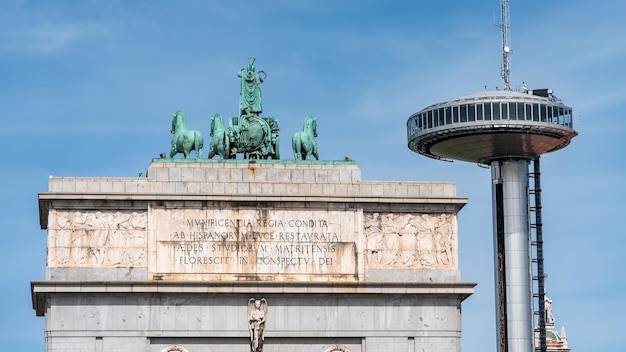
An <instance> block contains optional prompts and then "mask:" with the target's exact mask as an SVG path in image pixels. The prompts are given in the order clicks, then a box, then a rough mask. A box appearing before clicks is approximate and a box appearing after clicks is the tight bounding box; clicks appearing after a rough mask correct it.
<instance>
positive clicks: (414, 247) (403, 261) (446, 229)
mask: <svg viewBox="0 0 626 352" xmlns="http://www.w3.org/2000/svg"><path fill="white" fill-rule="evenodd" d="M363 223H364V234H365V261H366V265H367V267H369V268H377V269H382V268H396V269H403V268H406V269H416V268H427V269H440V268H456V267H457V223H456V216H455V215H452V214H439V215H432V214H394V213H364V214H363Z"/></svg>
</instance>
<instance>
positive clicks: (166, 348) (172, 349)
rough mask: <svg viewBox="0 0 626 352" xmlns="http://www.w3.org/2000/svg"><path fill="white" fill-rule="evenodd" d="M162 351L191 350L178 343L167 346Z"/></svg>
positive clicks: (182, 351)
mask: <svg viewBox="0 0 626 352" xmlns="http://www.w3.org/2000/svg"><path fill="white" fill-rule="evenodd" d="M161 352H189V351H187V349H186V348H184V347H182V346H178V345H176V346H167V347H165V349H163V350H162V351H161Z"/></svg>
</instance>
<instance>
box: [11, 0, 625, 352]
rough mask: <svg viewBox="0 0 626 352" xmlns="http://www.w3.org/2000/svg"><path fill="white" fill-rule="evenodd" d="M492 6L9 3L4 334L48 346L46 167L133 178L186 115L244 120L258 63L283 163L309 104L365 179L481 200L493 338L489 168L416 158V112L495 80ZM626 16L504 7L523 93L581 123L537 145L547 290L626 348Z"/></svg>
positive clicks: (476, 303) (585, 327) (475, 240)
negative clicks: (38, 285) (547, 96)
mask: <svg viewBox="0 0 626 352" xmlns="http://www.w3.org/2000/svg"><path fill="white" fill-rule="evenodd" d="M261 3H262V5H261ZM499 10H500V3H499V1H497V0H490V1H486V0H485V1H461V0H442V1H408V0H406V1H394V0H392V1H363V0H361V1H351V0H345V1H335V0H316V1H313V0H310V1H288V0H282V1H264V2H260V1H237V0H235V1H208V0H207V1H200V0H197V1H194V0H188V1H173V0H172V1H165V0H156V1H148V0H137V1H111V0H107V1H105V0H89V1H70V0H67V1H62V0H59V1H43V0H42V1H28V0H21V1H20V0H3V1H2V4H1V5H0V109H2V110H1V112H2V118H1V121H2V126H3V128H2V129H0V150H2V151H3V152H4V153H3V159H4V162H3V163H2V172H1V173H0V207H1V210H2V211H1V212H0V223H1V224H2V225H3V226H2V229H1V230H0V235H1V236H2V245H1V246H0V248H1V249H0V250H1V251H2V255H0V268H2V269H0V270H2V276H3V279H4V282H5V284H4V285H2V287H1V288H0V290H1V293H2V303H1V304H2V314H1V315H0V342H2V343H3V345H5V346H7V345H10V346H13V347H19V349H20V350H24V351H43V350H44V335H43V330H44V324H43V323H44V320H43V318H42V317H36V316H35V312H34V311H33V310H32V308H31V301H30V284H29V282H30V281H31V280H41V279H43V278H44V269H45V256H46V243H45V241H46V240H45V238H46V233H45V231H43V230H41V229H40V228H39V219H38V217H39V215H38V205H37V193H38V192H45V191H47V180H48V176H49V175H55V176H114V177H117V176H119V177H127V176H130V177H133V176H138V174H139V173H141V172H145V170H146V169H147V167H148V165H149V163H150V161H151V159H152V158H154V157H157V156H158V155H159V153H161V152H166V151H168V150H169V141H170V137H171V135H170V133H169V129H170V122H171V114H172V113H173V112H175V111H176V110H182V111H184V112H185V114H186V116H187V119H188V122H189V126H190V128H194V129H199V130H202V131H205V134H206V135H207V137H208V129H209V123H210V117H211V116H213V115H214V114H215V113H221V114H222V115H223V116H225V117H227V116H235V115H236V114H237V106H238V94H239V80H238V78H237V77H236V73H237V71H238V70H239V68H240V67H242V66H244V65H245V64H246V63H247V58H248V57H249V56H255V57H256V58H257V61H256V68H257V70H259V69H261V70H264V71H265V72H266V73H267V80H266V81H265V82H264V83H263V85H262V89H263V98H264V101H263V102H264V106H263V107H264V115H273V116H275V117H277V118H278V119H279V124H280V127H281V136H282V141H283V143H285V145H281V151H282V154H283V158H287V157H291V155H290V154H291V153H290V152H289V151H290V148H289V145H288V144H287V143H286V142H285V141H288V140H289V136H290V135H291V134H292V133H293V132H295V131H298V130H300V129H301V128H302V122H303V120H304V117H305V116H306V115H308V114H312V115H314V116H315V117H317V119H318V133H319V137H318V145H319V154H320V157H321V159H325V160H337V159H342V158H343V157H344V156H347V157H349V158H351V159H354V160H356V162H357V165H358V166H359V168H360V169H361V171H362V175H363V179H366V180H416V181H440V180H445V181H452V182H455V183H456V185H457V193H458V195H460V196H467V197H469V204H468V205H467V206H466V207H465V208H464V209H463V210H462V211H461V212H460V214H459V257H460V265H461V276H462V279H463V280H464V281H473V282H478V286H477V287H476V292H475V294H474V295H473V296H471V297H470V298H468V299H467V300H466V301H465V302H464V303H463V337H462V341H463V342H462V348H463V350H464V351H495V350H496V340H495V313H494V295H493V259H492V242H493V240H492V228H491V186H490V172H489V170H488V169H485V168H481V167H479V166H477V165H474V164H471V163H463V162H454V163H446V162H440V161H436V160H431V159H429V158H426V157H423V156H420V155H418V154H415V153H413V152H411V151H410V150H408V148H407V146H406V145H407V141H406V130H405V129H406V125H405V124H406V120H407V118H408V117H409V116H410V115H411V114H412V113H414V112H416V111H418V110H421V109H422V108H424V107H426V106H428V105H430V104H433V103H436V102H439V101H442V100H446V99H449V98H453V97H457V96H461V95H465V94H469V93H473V92H476V91H479V90H482V89H484V87H485V86H486V87H488V88H495V87H496V86H502V81H501V78H500V45H501V42H500V31H499V29H498V28H496V27H495V26H494V24H496V23H498V22H499V16H500V15H499ZM625 15H626V2H622V1H600V2H590V1H584V0H555V1H542V0H526V1H519V0H511V48H512V57H511V60H512V75H511V79H512V87H513V88H516V87H520V86H521V85H522V82H526V84H527V85H528V87H529V88H551V89H553V90H554V92H555V94H556V95H557V96H558V97H559V98H561V99H563V100H564V102H565V104H566V105H568V106H571V107H572V108H573V109H574V118H575V129H576V130H577V131H578V132H579V136H578V137H576V138H575V139H574V140H573V142H572V144H571V145H570V146H569V147H568V148H566V149H564V150H561V151H559V152H555V153H552V154H548V155H545V156H544V157H543V158H542V176H543V177H542V186H543V206H544V208H543V215H544V239H545V252H546V262H545V264H546V272H547V274H548V279H547V282H546V285H547V291H548V295H549V297H550V298H551V299H552V300H553V302H554V303H553V310H554V315H555V317H556V325H557V328H558V329H560V327H561V326H565V327H566V329H567V336H568V339H569V343H570V347H571V348H572V350H573V351H593V350H598V351H599V350H615V351H616V350H620V349H622V348H623V346H624V345H625V344H626V337H625V336H626V335H625V334H624V333H623V328H624V326H626V294H625V293H624V292H626V273H625V268H626V265H625V260H624V258H625V257H626V256H624V255H623V252H624V248H625V247H626V236H625V235H626V231H625V230H624V226H623V224H622V222H621V221H620V220H619V219H620V218H622V216H624V210H625V206H624V199H626V192H625V190H624V189H625V187H624V181H625V180H626V157H624V155H622V154H623V150H624V146H623V144H621V142H623V138H625V137H626V122H625V121H626V119H625V116H624V111H626V84H625V83H626V70H624V67H623V63H624V62H625V61H626V39H624V35H623V34H624V33H626V22H624V20H623V19H624V16H625ZM207 139H208V138H207ZM205 155H206V154H205Z"/></svg>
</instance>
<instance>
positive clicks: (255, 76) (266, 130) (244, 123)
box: [209, 57, 280, 160]
mask: <svg viewBox="0 0 626 352" xmlns="http://www.w3.org/2000/svg"><path fill="white" fill-rule="evenodd" d="M255 60H256V59H255V58H253V57H251V58H249V59H248V67H247V69H246V68H244V67H242V68H241V69H240V70H239V73H237V77H239V78H241V90H240V92H239V116H237V117H231V118H230V119H229V123H228V128H225V127H224V129H223V133H222V127H223V126H225V124H224V121H223V119H222V117H221V116H220V115H219V114H217V115H215V116H214V117H213V119H212V120H211V136H212V138H213V139H212V140H211V151H210V152H209V159H211V158H213V157H214V156H216V155H219V156H220V157H221V158H222V159H223V160H225V159H236V158H237V155H238V154H242V155H243V158H244V159H274V160H277V159H280V150H279V135H278V132H279V131H280V128H279V127H278V120H277V119H276V118H274V117H271V116H270V117H262V116H261V113H262V112H263V99H262V96H261V83H263V81H264V80H265V79H266V78H267V75H266V74H265V72H264V71H259V72H256V69H255V67H254V61H255Z"/></svg>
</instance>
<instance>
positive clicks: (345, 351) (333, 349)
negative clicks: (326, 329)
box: [324, 345, 350, 352]
mask: <svg viewBox="0 0 626 352" xmlns="http://www.w3.org/2000/svg"><path fill="white" fill-rule="evenodd" d="M324 352H350V349H349V348H348V347H346V346H344V345H333V346H330V347H328V348H327V349H325V350H324Z"/></svg>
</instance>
